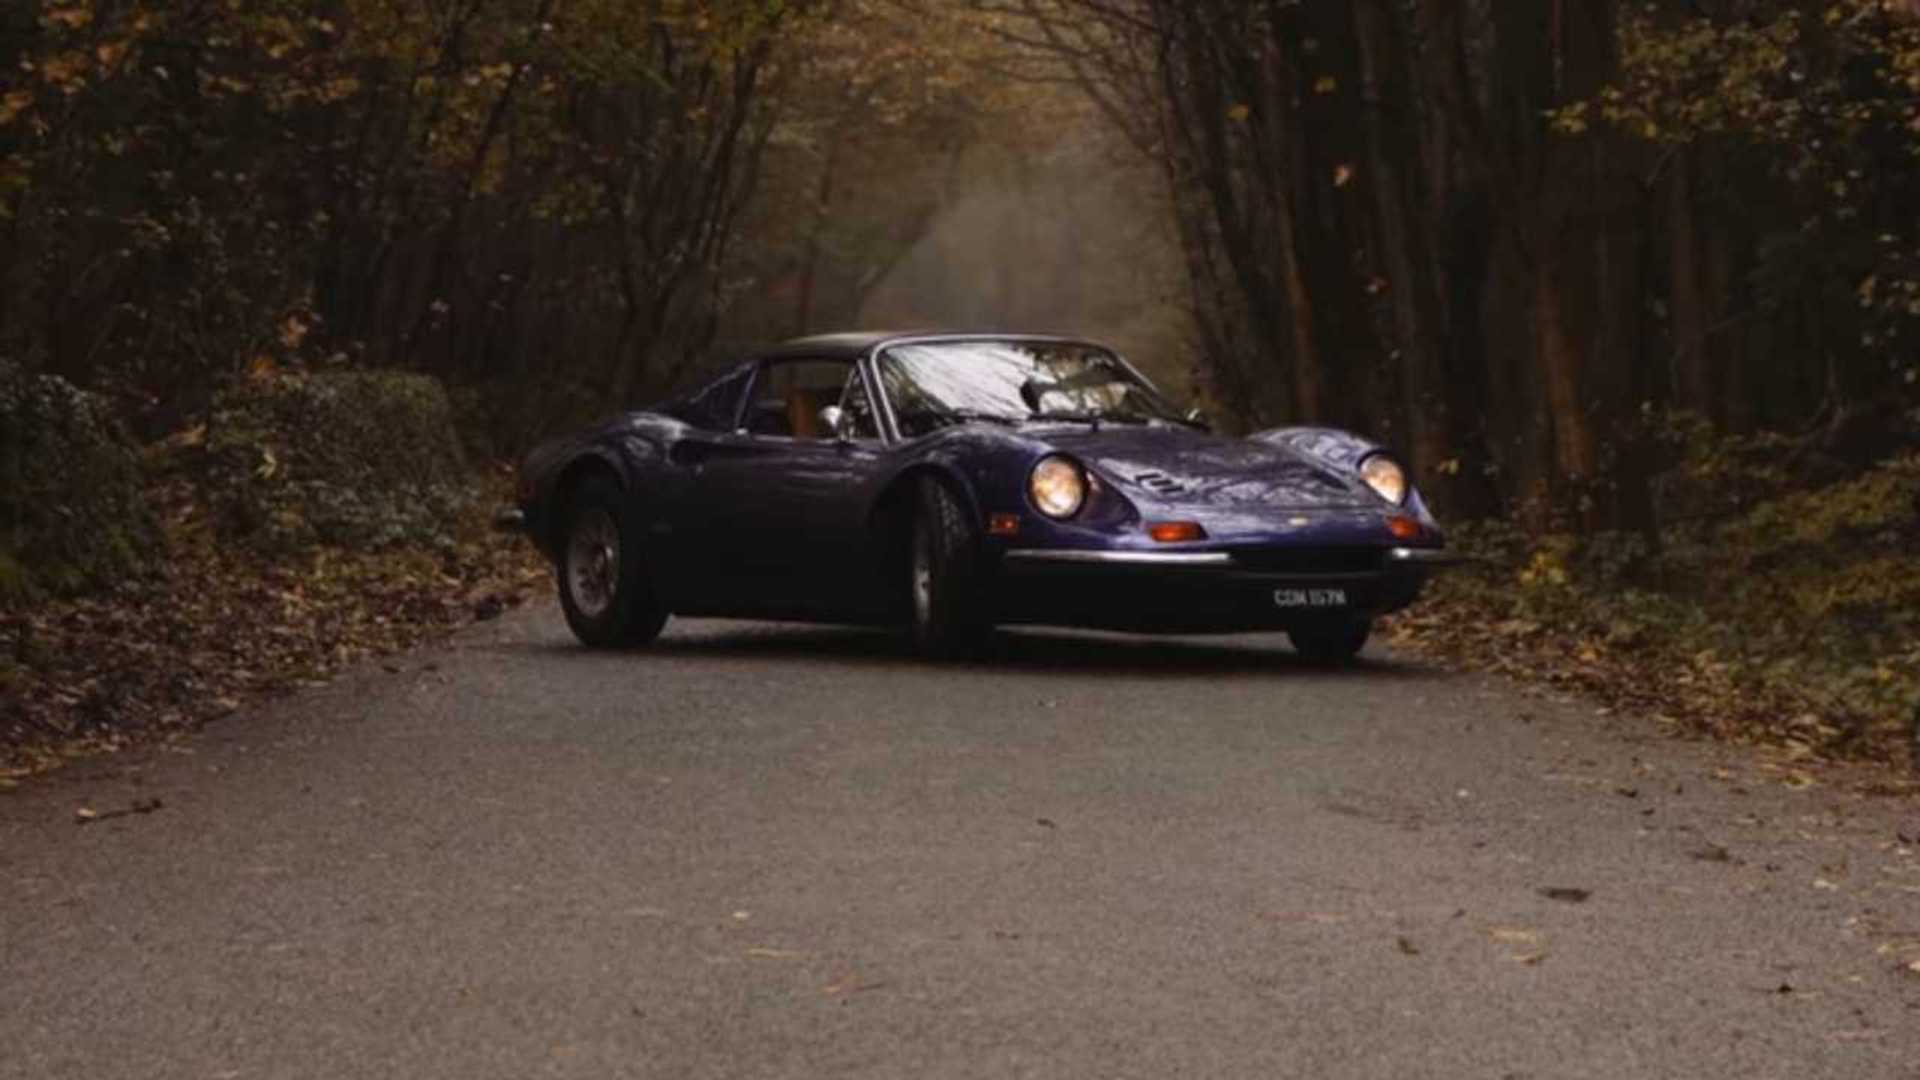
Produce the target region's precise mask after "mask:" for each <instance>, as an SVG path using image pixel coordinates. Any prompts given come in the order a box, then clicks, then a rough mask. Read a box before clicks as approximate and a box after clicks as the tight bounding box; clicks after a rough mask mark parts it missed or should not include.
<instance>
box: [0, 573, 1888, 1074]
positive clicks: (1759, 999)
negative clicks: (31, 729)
mask: <svg viewBox="0 0 1920 1080" xmlns="http://www.w3.org/2000/svg"><path fill="white" fill-rule="evenodd" d="M397 666H398V670H395V671H388V670H385V669H384V668H383V667H381V666H372V667H369V668H368V669H366V670H364V671H361V672H358V673H355V674H353V675H350V676H348V677H345V678H343V679H341V680H339V681H337V682H335V683H334V684H332V685H330V686H328V687H325V688H321V689H316V690H313V691H309V692H307V693H304V694H302V695H300V696H298V697H296V698H293V699H290V700H287V701H283V702H279V703H275V704H272V705H268V706H263V707H261V708H259V709H257V710H255V711H254V712H253V713H252V714H250V715H247V716H244V717H239V718H236V719H233V720H229V721H227V722H225V723H223V724H221V725H218V726H217V727H215V728H214V729H212V730H210V731H208V732H207V733H205V734H204V735H202V736H200V737H198V738H196V739H194V740H192V741H190V742H188V743H187V744H185V745H184V746H182V747H179V748H176V749H172V750H157V751H152V752H146V753H142V754H138V755H131V756H128V757H125V758H118V759H108V760H103V761H96V762H93V763H88V764H83V765H80V766H77V767H74V768H71V769H69V770H67V771H66V772H65V773H63V774H61V775H56V776H54V777H52V778H49V779H46V780H42V781H38V782H35V783H33V784H30V785H27V786H26V787H25V788H23V789H22V790H20V791H16V792H13V793H11V794H5V795H0V1076H5V1077H36V1078H37V1077H76V1078H79V1077H84V1078H89V1080H101V1078H109V1077H141V1078H145V1077H202V1078H210V1080H211V1078H238V1077H407V1078H427V1077H458V1078H463V1080H470V1078H482V1077H502V1078H529V1077H545V1076H569V1077H572V1076H578V1077H619V1076H647V1077H673V1078H682V1077H726V1078H740V1077H829V1076H830V1077H903V1078H904V1077H1049V1078H1051V1077H1102V1078H1106V1077H1151V1078H1156V1080H1159V1078H1166V1077H1313V1078H1323V1077H1393V1078H1406V1077H1449V1078H1452V1077H1488V1078H1503V1077H1542V1078H1544V1077H1575V1076H1584V1077H1609V1078H1618V1077H1685V1078H1689V1080H1697V1078H1701V1077H1721V1076H1725V1077H1735V1076H1738V1077H1793V1078H1795V1080H1807V1078H1812V1077H1844V1078H1848V1080H1861V1078H1871V1077H1903V1078H1912V1077H1920V970H1916V969H1914V968H1912V967H1910V966H1909V965H1911V964H1915V963H1920V855H1916V854H1915V853H1914V851H1913V849H1912V847H1911V845H1907V844H1904V843H1903V842H1902V841H1901V840H1900V838H1899V834H1901V833H1902V832H1904V833H1905V834H1906V836H1907V837H1909V838H1910V839H1912V840H1915V841H1920V806H1916V805H1915V804H1914V803H1912V802H1910V801H1902V800H1898V799H1890V798H1873V797H1870V796H1863V795H1860V794H1857V793H1855V792H1854V790H1853V785H1854V784H1856V783H1857V782H1858V781H1859V780H1861V779H1862V778H1863V776H1864V775H1865V774H1859V775H1856V774H1848V773H1835V772H1826V773H1822V774H1821V775H1820V776H1818V777H1816V778H1814V779H1815V782H1814V783H1813V784H1812V785H1811V786H1805V787H1795V786H1791V784H1794V783H1802V782H1804V781H1803V780H1800V779H1797V778H1794V777H1793V776H1792V775H1791V774H1789V773H1785V772H1780V771H1775V769H1770V768H1769V766H1770V765H1774V763H1770V762H1768V761H1767V760H1766V759H1764V758H1761V757H1759V756H1757V755H1756V754H1755V753H1754V752H1753V751H1746V750H1736V749H1729V748H1722V747H1712V746H1705V745H1700V744H1694V743H1686V742H1678V741H1674V740H1671V739H1667V738H1663V737H1661V736H1660V734H1659V732H1658V729H1657V728H1656V727H1655V726H1654V725H1652V724H1651V723H1648V722H1644V721H1640V720H1614V719H1603V718H1599V717H1596V716H1595V715H1594V710H1593V709H1592V708H1591V707H1590V706H1581V705H1577V704H1571V703H1553V702H1548V701H1543V700H1539V699H1536V698H1534V697H1530V696H1527V695H1525V694H1522V693H1521V692H1519V691H1517V690H1516V689H1514V688H1512V687H1509V686H1506V685H1504V684H1501V683H1497V682H1492V681H1487V680H1481V679H1477V678H1471V677H1461V676H1449V675H1444V674H1441V673H1438V672H1434V671H1431V670H1427V669H1424V668H1422V667H1421V666H1419V665H1418V664H1416V663H1413V662H1411V661H1408V660H1405V659H1402V658H1394V657H1390V656H1386V655H1384V654H1377V653H1376V654H1373V655H1371V657H1370V659H1369V661H1368V662H1367V663H1366V664H1365V665H1364V666H1363V667H1361V668H1360V669H1358V670H1354V671H1351V672H1341V673H1329V672H1321V671H1315V670H1311V669H1308V668H1304V667H1301V666H1299V665H1297V664H1295V663H1293V662H1292V659H1291V656H1290V654H1288V652H1287V651H1286V649H1285V646H1284V644H1282V642H1281V641H1280V640H1278V639H1266V638H1242V639H1231V640H1223V641H1205V640H1202V641H1193V640H1177V641H1151V642H1141V641H1135V640H1129V639H1121V638H1110V637H1100V636H1076V635H1066V634H1041V633H1031V634H1020V635H1017V636H1014V637H1013V638H1012V646H1011V656H1010V657H1009V658H1008V659H1005V660H1001V661H998V662H994V663H990V664H986V665H983V666H977V667H962V668H949V667H940V666H930V665H927V664H923V663H921V662H918V661H916V660H914V659H912V658H910V657H909V656H907V655H906V654H905V653H904V652H903V650H902V649H901V648H900V646H899V645H898V644H897V643H896V642H895V641H893V640H892V639H890V638H888V637H885V636H880V635H874V634H867V633H858V632H846V631H836V630H820V629H809V628H782V627H768V626H742V625H730V624H721V623H680V624H676V626H675V627H674V628H673V629H672V630H671V631H670V636H669V637H668V638H667V639H666V640H665V641H664V642H663V643H662V644H661V645H660V646H659V647H658V648H657V649H656V650H654V651H651V652H644V653H634V654H625V655H606V654H594V653H590V652H587V651H584V650H581V649H578V648H576V647H574V646H573V645H572V644H571V641H570V639H569V638H567V636H566V632H565V629H564V627H563V626H562V625H561V623H560V620H559V617H558V614H557V612H556V611H555V610H554V609H553V608H552V607H551V606H548V605H539V606H537V607H536V608H534V609H532V610H529V611H525V612H522V613H519V614H516V615H513V616H510V617H509V618H507V619H505V620H502V621H500V622H497V623H492V624H488V625H486V626H483V627H479V628H476V629H475V630H473V631H471V632H469V633H467V634H465V635H464V636H462V637H460V638H459V639H457V640H456V641H455V642H454V643H453V644H451V645H449V646H447V647H445V648H442V649H438V650H434V651H431V652H428V653H423V654H419V655H416V656H412V657H409V658H406V659H405V660H404V661H403V662H401V664H399V665H397ZM1775 768H1777V766H1775ZM1865 778H1868V779H1870V776H1869V777H1865ZM1783 781H1785V782H1783ZM149 799H159V800H160V801H161V807H160V809H158V810H156V811H154V812H152V813H147V814H129V815H126V816H120V817H112V818H107V819H104V820H99V821H96V822H94V823H92V824H88V825H84V826H83V825H79V824H76V817H75V812H76V810H77V809H79V808H83V807H84V808H87V809H91V810H94V811H96V812H99V813H103V814H105V813H110V812H112V811H115V810H120V809H126V808H128V807H130V806H131V805H133V804H134V803H135V802H136V801H137V800H149ZM1543 890H1577V891H1570V892H1559V893H1555V894H1553V895H1551V896H1550V895H1548V894H1546V893H1545V892H1543ZM1583 896H1584V899H1582V897H1583ZM1555 897H1558V898H1555Z"/></svg>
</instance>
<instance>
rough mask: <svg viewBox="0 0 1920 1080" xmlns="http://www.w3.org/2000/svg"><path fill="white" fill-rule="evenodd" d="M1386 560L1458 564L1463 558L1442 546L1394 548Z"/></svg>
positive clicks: (1430, 564)
mask: <svg viewBox="0 0 1920 1080" xmlns="http://www.w3.org/2000/svg"><path fill="white" fill-rule="evenodd" d="M1387 561H1388V562H1395V563H1402V564H1405V565H1409V566H1458V565H1459V564H1461V563H1463V562H1466V560H1465V559H1463V558H1461V557H1460V556H1458V555H1456V554H1454V553H1453V552H1451V551H1447V550H1444V549H1442V548H1394V549H1392V550H1391V551H1388V552H1387Z"/></svg>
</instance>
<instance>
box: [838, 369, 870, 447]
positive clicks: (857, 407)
mask: <svg viewBox="0 0 1920 1080" xmlns="http://www.w3.org/2000/svg"><path fill="white" fill-rule="evenodd" d="M840 407H841V408H842V409H845V410H846V412H847V415H848V416H851V417H853V437H854V438H855V439H860V440H872V441H876V442H877V441H879V438H880V416H879V414H878V413H876V412H875V411H874V407H873V395H872V394H869V393H867V380H866V379H864V378H862V377H861V376H860V369H859V368H854V369H853V375H852V376H851V377H849V378H848V379H847V391H846V393H845V394H843V395H842V396H841V398H840Z"/></svg>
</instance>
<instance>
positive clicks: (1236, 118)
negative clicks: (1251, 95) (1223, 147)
mask: <svg viewBox="0 0 1920 1080" xmlns="http://www.w3.org/2000/svg"><path fill="white" fill-rule="evenodd" d="M1252 115H1253V107H1252V106H1250V105H1235V106H1234V107H1233V108H1231V109H1228V110H1227V119H1229V120H1231V121H1233V122H1234V123H1236V124H1244V123H1246V122H1247V118H1248V117H1250V116H1252Z"/></svg>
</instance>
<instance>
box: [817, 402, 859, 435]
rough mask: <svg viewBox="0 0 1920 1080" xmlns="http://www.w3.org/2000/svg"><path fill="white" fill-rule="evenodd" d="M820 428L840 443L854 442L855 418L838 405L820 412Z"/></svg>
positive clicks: (830, 406)
mask: <svg viewBox="0 0 1920 1080" xmlns="http://www.w3.org/2000/svg"><path fill="white" fill-rule="evenodd" d="M820 426H821V427H822V428H823V429H825V430H826V431H828V432H831V433H832V435H833V437H834V439H835V440H836V441H838V442H852V441H853V417H852V415H850V414H849V413H848V412H847V410H845V409H843V408H841V407H840V406H838V405H829V406H827V407H826V408H824V409H821V410H820Z"/></svg>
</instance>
